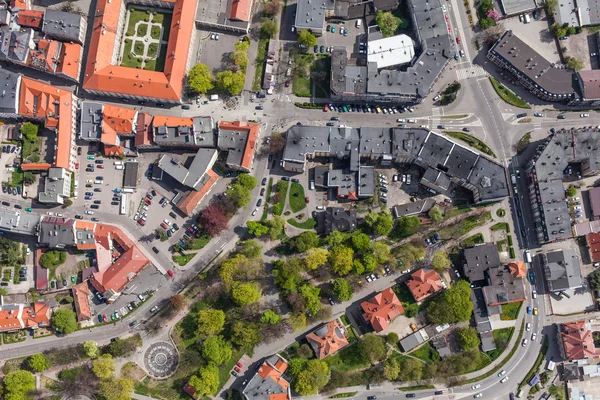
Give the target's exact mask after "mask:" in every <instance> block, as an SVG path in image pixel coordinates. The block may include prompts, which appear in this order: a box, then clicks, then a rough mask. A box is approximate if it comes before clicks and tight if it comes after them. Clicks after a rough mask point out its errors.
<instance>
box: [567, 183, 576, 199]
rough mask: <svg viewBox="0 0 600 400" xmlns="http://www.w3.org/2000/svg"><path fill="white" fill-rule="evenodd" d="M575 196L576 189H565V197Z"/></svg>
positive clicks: (571, 187) (570, 187)
mask: <svg viewBox="0 0 600 400" xmlns="http://www.w3.org/2000/svg"><path fill="white" fill-rule="evenodd" d="M576 195H577V189H575V188H574V187H573V186H569V187H568V188H567V196H569V197H575V196H576Z"/></svg>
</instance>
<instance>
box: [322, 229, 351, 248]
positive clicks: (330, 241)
mask: <svg viewBox="0 0 600 400" xmlns="http://www.w3.org/2000/svg"><path fill="white" fill-rule="evenodd" d="M346 237H347V236H346V234H345V233H343V232H340V231H331V233H330V234H329V235H327V237H326V238H325V244H326V245H328V246H337V245H338V244H342V243H344V241H345V240H346Z"/></svg>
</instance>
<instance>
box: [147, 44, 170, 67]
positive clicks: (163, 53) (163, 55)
mask: <svg viewBox="0 0 600 400" xmlns="http://www.w3.org/2000/svg"><path fill="white" fill-rule="evenodd" d="M148 51H149V52H150V49H148ZM166 59H167V46H164V45H163V46H160V54H159V55H158V57H157V58H156V60H148V61H146V64H144V69H145V70H149V71H163V70H164V69H165V61H166Z"/></svg>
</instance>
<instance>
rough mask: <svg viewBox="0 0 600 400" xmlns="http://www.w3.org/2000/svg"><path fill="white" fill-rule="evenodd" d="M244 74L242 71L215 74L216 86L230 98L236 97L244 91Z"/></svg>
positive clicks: (226, 71)
mask: <svg viewBox="0 0 600 400" xmlns="http://www.w3.org/2000/svg"><path fill="white" fill-rule="evenodd" d="M245 80H246V74H245V73H244V72H243V71H237V72H233V71H231V70H225V71H221V72H219V73H218V74H217V79H216V84H217V87H218V88H219V89H220V90H223V91H226V92H227V93H229V94H230V95H231V96H237V95H238V94H240V93H242V89H244V81H245Z"/></svg>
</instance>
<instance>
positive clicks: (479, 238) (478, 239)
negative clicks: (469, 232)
mask: <svg viewBox="0 0 600 400" xmlns="http://www.w3.org/2000/svg"><path fill="white" fill-rule="evenodd" d="M483 242H485V239H484V238H483V233H477V234H475V235H473V236H470V237H468V238H466V239H465V240H463V241H462V242H460V244H461V246H463V247H472V246H475V245H476V244H481V243H483Z"/></svg>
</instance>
